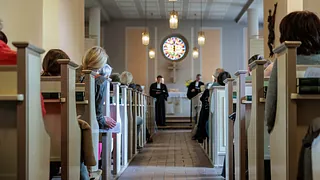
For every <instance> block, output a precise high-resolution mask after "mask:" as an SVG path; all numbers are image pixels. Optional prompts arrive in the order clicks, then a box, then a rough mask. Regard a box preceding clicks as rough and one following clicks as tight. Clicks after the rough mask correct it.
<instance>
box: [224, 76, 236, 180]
mask: <svg viewBox="0 0 320 180" xmlns="http://www.w3.org/2000/svg"><path fill="white" fill-rule="evenodd" d="M224 83H225V99H224V102H225V103H224V104H225V106H224V107H225V110H226V111H225V113H226V114H225V116H224V118H225V121H226V122H228V125H227V128H226V129H227V148H226V160H225V161H226V179H227V180H233V174H234V159H233V157H234V155H233V154H234V153H233V151H234V148H233V139H234V121H232V120H230V119H229V115H230V114H232V113H233V112H234V111H233V103H234V101H233V89H234V87H233V86H234V79H233V78H228V79H226V80H225V81H224Z"/></svg>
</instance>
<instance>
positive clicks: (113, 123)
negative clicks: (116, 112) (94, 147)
mask: <svg viewBox="0 0 320 180" xmlns="http://www.w3.org/2000/svg"><path fill="white" fill-rule="evenodd" d="M105 120H106V123H107V126H108V127H109V128H114V127H115V126H116V124H117V121H115V120H114V119H112V118H111V117H105Z"/></svg>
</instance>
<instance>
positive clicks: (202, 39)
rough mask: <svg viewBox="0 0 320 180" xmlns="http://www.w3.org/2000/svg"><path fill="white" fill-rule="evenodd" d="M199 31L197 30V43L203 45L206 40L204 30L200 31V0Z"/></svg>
mask: <svg viewBox="0 0 320 180" xmlns="http://www.w3.org/2000/svg"><path fill="white" fill-rule="evenodd" d="M200 23H201V24H200V31H199V32H198V44H199V46H203V45H204V44H205V42H206V37H205V34H204V32H203V31H202V0H201V20H200Z"/></svg>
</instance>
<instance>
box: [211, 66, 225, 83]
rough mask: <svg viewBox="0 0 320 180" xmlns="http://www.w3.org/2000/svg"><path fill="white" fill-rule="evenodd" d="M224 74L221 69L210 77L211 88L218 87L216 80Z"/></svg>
mask: <svg viewBox="0 0 320 180" xmlns="http://www.w3.org/2000/svg"><path fill="white" fill-rule="evenodd" d="M222 72H224V69H222V68H217V69H216V71H215V72H214V74H213V75H212V82H213V83H212V85H211V86H219V83H218V82H217V78H218V76H219V74H220V73H222Z"/></svg>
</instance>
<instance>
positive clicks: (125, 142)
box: [120, 85, 130, 169]
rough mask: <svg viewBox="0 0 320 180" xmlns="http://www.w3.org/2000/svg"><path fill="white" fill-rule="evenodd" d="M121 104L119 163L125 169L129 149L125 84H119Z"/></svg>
mask: <svg viewBox="0 0 320 180" xmlns="http://www.w3.org/2000/svg"><path fill="white" fill-rule="evenodd" d="M120 88H121V104H120V116H121V126H122V127H121V136H122V137H121V146H122V150H121V165H122V166H123V167H122V169H125V168H126V167H127V166H128V150H129V141H128V138H129V136H128V133H129V131H130V129H129V126H128V106H127V89H128V87H127V86H125V85H121V86H120Z"/></svg>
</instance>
